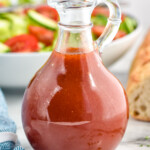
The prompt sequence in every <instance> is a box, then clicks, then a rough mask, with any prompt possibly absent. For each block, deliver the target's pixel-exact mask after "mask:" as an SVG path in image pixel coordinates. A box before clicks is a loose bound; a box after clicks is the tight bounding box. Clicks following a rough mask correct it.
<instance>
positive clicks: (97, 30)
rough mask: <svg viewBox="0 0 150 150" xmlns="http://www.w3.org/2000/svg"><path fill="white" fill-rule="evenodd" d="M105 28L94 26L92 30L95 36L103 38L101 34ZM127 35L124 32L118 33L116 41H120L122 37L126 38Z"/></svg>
mask: <svg viewBox="0 0 150 150" xmlns="http://www.w3.org/2000/svg"><path fill="white" fill-rule="evenodd" d="M104 29H105V27H104V26H94V27H93V28H92V32H93V34H95V35H96V36H97V37H99V36H101V34H102V33H103V32H104ZM125 35H126V33H125V32H123V31H118V33H117V35H116V36H115V38H114V39H118V38H121V37H124V36H125Z"/></svg>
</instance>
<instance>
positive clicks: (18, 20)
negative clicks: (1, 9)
mask: <svg viewBox="0 0 150 150" xmlns="http://www.w3.org/2000/svg"><path fill="white" fill-rule="evenodd" d="M0 17H1V18H4V19H7V20H8V21H10V23H11V36H16V35H20V34H25V33H27V27H28V22H27V21H26V17H24V16H18V15H16V14H11V13H3V14H0Z"/></svg>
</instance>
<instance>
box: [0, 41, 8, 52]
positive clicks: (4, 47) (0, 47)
mask: <svg viewBox="0 0 150 150" xmlns="http://www.w3.org/2000/svg"><path fill="white" fill-rule="evenodd" d="M7 52H10V48H9V47H8V46H7V45H5V44H3V43H0V53H7Z"/></svg>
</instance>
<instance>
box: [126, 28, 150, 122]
mask: <svg viewBox="0 0 150 150" xmlns="http://www.w3.org/2000/svg"><path fill="white" fill-rule="evenodd" d="M127 95H128V99H129V108H130V114H131V116H132V117H134V118H135V119H138V120H144V121H150V31H149V32H148V34H147V36H146V38H145V40H144V42H143V43H142V45H141V47H140V48H139V50H138V52H137V54H136V56H135V59H134V61H133V64H132V67H131V70H130V74H129V80H128V85H127Z"/></svg>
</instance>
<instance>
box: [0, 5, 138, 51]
mask: <svg viewBox="0 0 150 150" xmlns="http://www.w3.org/2000/svg"><path fill="white" fill-rule="evenodd" d="M108 16H109V10H108V9H107V8H106V7H100V6H98V7H96V8H95V9H94V11H93V13H92V17H91V20H92V22H93V27H92V35H93V40H96V39H97V38H98V37H99V36H100V35H101V34H102V33H103V30H104V28H105V26H106V23H107V18H108ZM58 21H59V15H58V13H57V11H56V10H55V9H54V8H51V7H49V6H45V5H43V6H37V7H36V8H26V9H21V10H20V9H19V10H17V11H15V12H6V13H0V53H30V52H49V51H52V50H53V49H54V48H55V44H56V40H57V36H58V26H57V23H58ZM136 28H137V22H136V20H135V19H134V18H132V17H130V16H127V15H125V14H122V23H121V26H120V29H119V31H118V33H117V35H116V37H115V39H114V40H116V39H119V38H122V37H124V36H126V35H128V34H130V33H132V32H133V31H134V30H135V29H136Z"/></svg>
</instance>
